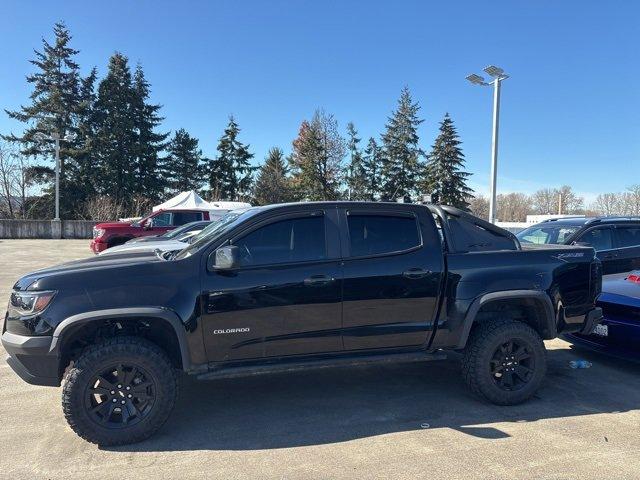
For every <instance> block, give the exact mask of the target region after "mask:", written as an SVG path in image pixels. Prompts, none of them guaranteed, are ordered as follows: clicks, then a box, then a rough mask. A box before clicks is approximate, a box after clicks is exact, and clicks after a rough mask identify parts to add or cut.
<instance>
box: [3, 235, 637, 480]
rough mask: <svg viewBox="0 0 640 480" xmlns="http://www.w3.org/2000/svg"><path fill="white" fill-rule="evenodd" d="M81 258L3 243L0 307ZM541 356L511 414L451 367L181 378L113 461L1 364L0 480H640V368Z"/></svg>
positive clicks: (55, 400)
mask: <svg viewBox="0 0 640 480" xmlns="http://www.w3.org/2000/svg"><path fill="white" fill-rule="evenodd" d="M89 254H90V253H89V250H88V241H87V240H77V241H76V240H57V241H56V240H0V258H1V259H2V268H1V269H0V302H4V301H5V300H2V299H6V298H8V295H9V292H10V290H11V286H12V284H13V282H14V281H15V280H16V279H17V278H18V277H19V276H20V275H22V274H24V273H26V272H29V271H31V270H35V269H37V268H42V267H46V266H49V265H53V264H56V263H60V262H62V261H67V260H72V259H76V258H81V257H84V256H88V255H89ZM547 348H548V349H549V373H548V376H547V380H546V382H545V383H544V385H543V387H542V389H541V390H540V391H539V393H538V395H537V396H536V398H534V399H533V400H532V401H530V402H528V403H526V404H524V405H521V406H517V407H497V406H494V405H490V404H487V403H483V402H481V401H480V400H478V399H476V398H475V397H474V396H473V395H471V394H470V393H469V391H468V390H467V389H466V387H465V385H464V384H463V381H462V379H461V377H460V375H459V373H458V369H459V365H458V360H457V358H450V359H448V360H444V361H438V362H431V363H426V364H407V365H401V364H398V365H386V366H379V367H367V368H352V369H335V370H324V371H319V372H313V373H311V372H310V373H295V374H288V375H286V374H282V375H271V376H262V377H256V378H248V379H227V380H217V381H212V382H204V383H201V382H196V381H195V380H193V379H190V378H184V379H182V381H181V393H180V397H179V401H178V404H177V406H176V409H175V411H174V413H173V415H172V416H171V418H170V419H169V421H168V423H167V424H166V425H165V427H164V428H163V429H162V430H161V431H160V433H159V434H158V435H157V436H156V437H154V438H152V439H150V440H148V441H146V442H143V443H140V444H137V445H132V446H128V447H118V448H109V449H101V448H99V447H97V446H95V445H92V444H88V443H86V442H84V441H83V440H81V439H80V438H78V437H76V435H75V434H74V433H73V432H72V431H71V430H70V429H69V428H68V427H67V425H66V423H65V421H64V418H63V415H62V412H61V407H60V390H59V389H57V388H48V387H34V386H31V385H28V384H26V383H24V382H22V381H21V380H20V379H19V378H18V377H17V376H16V375H15V374H14V373H13V372H12V371H11V370H10V368H9V367H8V366H7V365H6V364H5V363H4V362H1V364H0V405H1V408H0V445H1V450H0V451H1V452H2V453H1V454H0V478H8V479H18V478H29V479H45V478H46V479H48V478H56V479H57V478H100V479H109V478H119V479H121V478H136V479H146V478H154V479H158V478H179V479H183V478H224V479H233V478H251V479H255V478H283V479H296V478H304V479H332V478H439V479H449V478H451V479H453V478H465V480H469V479H476V478H478V479H479V478H491V479H519V478H527V479H529V478H545V479H580V478H612V479H624V478H629V479H632V478H635V479H637V478H640V410H638V409H639V408H640V366H638V365H629V364H626V363H625V362H623V361H620V360H614V359H609V358H604V357H602V356H599V355H597V354H592V353H590V352H587V351H584V350H578V349H573V348H571V346H570V344H568V343H566V342H564V341H561V340H554V341H552V342H548V343H547ZM1 353H2V356H3V357H4V355H5V352H4V350H2V352H1ZM578 358H586V359H588V360H590V361H591V362H593V367H591V368H590V369H584V370H573V369H571V368H570V367H569V361H570V360H572V359H578Z"/></svg>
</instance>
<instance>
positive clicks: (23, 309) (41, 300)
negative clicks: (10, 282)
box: [9, 290, 56, 318]
mask: <svg viewBox="0 0 640 480" xmlns="http://www.w3.org/2000/svg"><path fill="white" fill-rule="evenodd" d="M55 294H56V292H54V291H52V290H49V291H42V292H13V293H12V294H11V298H10V299H9V318H16V317H24V316H30V315H37V314H39V313H41V312H42V311H44V309H45V308H47V306H48V305H49V303H51V300H52V299H53V297H54V296H55Z"/></svg>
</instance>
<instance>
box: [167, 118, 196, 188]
mask: <svg viewBox="0 0 640 480" xmlns="http://www.w3.org/2000/svg"><path fill="white" fill-rule="evenodd" d="M167 150H168V155H167V158H166V160H165V163H164V169H163V176H164V177H165V178H166V180H167V187H168V188H169V190H170V192H171V193H172V194H175V193H179V192H185V191H189V190H198V189H200V188H201V187H202V183H203V178H202V177H203V173H204V171H203V165H202V150H200V148H199V147H198V139H197V138H195V137H192V136H191V135H189V133H188V132H187V131H186V130H185V129H184V128H181V129H180V130H178V131H176V133H175V134H174V136H173V138H172V139H171V141H170V142H169V145H168V149H167Z"/></svg>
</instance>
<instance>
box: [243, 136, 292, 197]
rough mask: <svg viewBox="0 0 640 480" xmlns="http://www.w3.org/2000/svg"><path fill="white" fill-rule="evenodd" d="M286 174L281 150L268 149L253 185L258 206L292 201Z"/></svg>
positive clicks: (286, 169) (287, 171) (275, 148)
mask: <svg viewBox="0 0 640 480" xmlns="http://www.w3.org/2000/svg"><path fill="white" fill-rule="evenodd" d="M288 173H289V169H288V168H287V165H286V163H285V158H284V153H283V152H282V150H280V149H279V148H277V147H274V148H272V149H270V150H269V153H268V154H267V158H266V159H265V162H264V165H262V167H260V170H259V172H258V178H257V179H256V183H255V185H254V190H253V191H254V194H253V197H254V200H255V202H256V203H257V204H258V205H268V204H272V203H284V202H291V201H293V200H294V199H295V198H294V195H293V191H292V189H291V185H290V180H289V178H287V174H288Z"/></svg>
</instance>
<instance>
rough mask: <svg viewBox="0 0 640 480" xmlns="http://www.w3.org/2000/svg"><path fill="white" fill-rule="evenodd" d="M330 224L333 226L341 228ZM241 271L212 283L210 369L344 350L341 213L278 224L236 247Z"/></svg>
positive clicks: (216, 275) (212, 275)
mask: <svg viewBox="0 0 640 480" xmlns="http://www.w3.org/2000/svg"><path fill="white" fill-rule="evenodd" d="M328 217H331V218H333V221H332V220H331V219H329V218H328ZM231 244H232V245H235V246H237V247H238V248H239V249H240V255H241V266H240V267H239V268H237V269H235V270H233V271H231V272H224V273H221V272H216V271H212V272H207V274H206V276H205V280H204V282H205V285H204V288H205V291H204V292H203V293H204V297H205V305H204V315H203V316H204V322H203V325H204V339H205V348H206V350H207V356H208V358H209V360H210V361H224V360H237V359H248V358H260V357H271V356H285V355H296V354H307V353H325V352H336V351H341V350H342V340H341V336H340V334H341V332H340V327H341V320H342V318H341V305H342V304H341V302H342V274H341V267H340V263H341V261H340V257H339V236H338V229H337V212H336V210H335V208H334V209H333V212H328V214H327V215H325V212H324V211H314V212H309V211H305V212H300V213H290V214H286V215H281V216H278V217H275V218H273V217H272V218H270V219H268V220H265V221H263V222H260V223H259V224H257V225H255V226H254V227H251V228H250V230H249V231H248V232H244V233H241V234H240V235H239V236H238V238H234V239H231Z"/></svg>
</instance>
